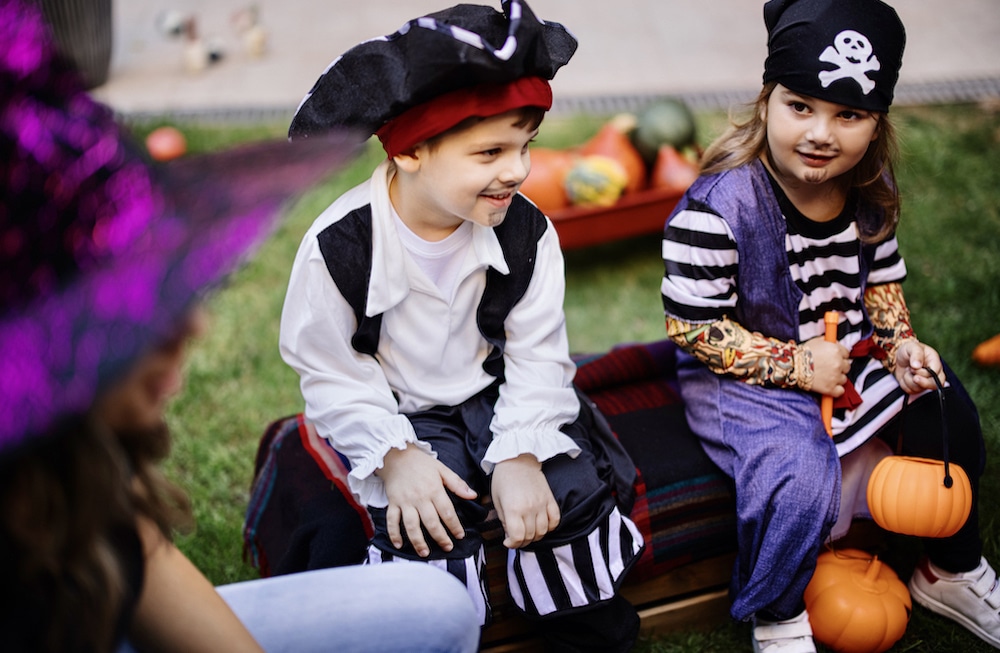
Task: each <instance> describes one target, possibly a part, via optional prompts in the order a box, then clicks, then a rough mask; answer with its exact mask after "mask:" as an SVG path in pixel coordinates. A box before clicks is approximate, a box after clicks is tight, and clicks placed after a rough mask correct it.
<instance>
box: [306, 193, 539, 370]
mask: <svg viewBox="0 0 1000 653" xmlns="http://www.w3.org/2000/svg"><path fill="white" fill-rule="evenodd" d="M546 228H547V223H546V221H545V217H544V216H543V215H542V213H541V212H540V211H539V210H538V209H537V208H535V207H534V206H533V205H532V204H531V203H530V202H528V201H527V200H526V199H524V197H522V196H520V195H515V196H514V201H513V203H512V204H511V206H510V209H508V211H507V217H506V219H504V221H503V222H502V223H501V224H500V225H499V226H497V227H494V229H493V230H494V232H495V233H496V235H497V239H498V240H499V241H500V248H501V249H502V250H503V255H504V259H505V260H506V261H507V265H508V266H509V267H510V274H501V273H500V272H498V271H497V270H495V269H494V268H489V269H487V271H486V287H485V288H484V290H483V297H482V299H481V300H480V301H479V308H478V310H477V313H476V324H477V325H478V327H479V332H480V333H482V334H483V338H485V339H486V341H487V342H489V343H490V345H492V349H491V350H490V353H489V354H488V355H487V357H486V360H485V361H483V369H484V370H485V371H486V373H487V374H489V375H491V376H494V377H496V378H497V379H498V380H499V381H500V382H503V379H504V377H503V348H504V344H505V343H506V340H507V338H506V331H505V329H504V321H505V320H506V319H507V315H508V314H509V313H510V311H511V310H512V309H513V308H514V306H515V305H516V304H517V302H519V301H520V300H521V298H522V297H523V296H524V293H525V292H526V291H527V290H528V284H529V283H530V282H531V277H532V275H533V274H534V270H535V258H536V255H537V249H538V241H539V240H540V239H541V237H542V235H543V234H544V233H545V230H546ZM317 239H318V241H319V248H320V252H321V253H322V254H323V260H324V261H325V262H326V268H327V270H329V272H330V276H331V277H332V278H333V281H334V283H336V284H337V288H339V289H340V293H341V294H342V295H343V296H344V299H346V300H347V303H348V304H350V306H351V309H352V310H353V311H354V317H355V318H356V319H357V323H358V326H357V329H356V330H355V332H354V336H353V337H352V338H351V346H352V347H354V349H355V350H356V351H358V352H360V353H362V354H369V355H371V356H374V355H375V352H376V351H377V350H378V342H379V336H380V335H381V330H382V315H381V314H380V315H375V316H372V317H368V316H367V315H365V306H366V305H367V303H368V301H367V300H368V283H369V279H370V278H371V273H372V213H371V205H365V206H363V207H361V208H358V209H355V210H354V211H351V212H350V213H348V214H347V215H345V216H344V217H343V218H342V219H340V220H338V221H337V222H335V223H333V224H331V225H330V226H329V227H327V228H326V229H324V230H323V231H321V232H320V233H319V235H318V236H317Z"/></svg>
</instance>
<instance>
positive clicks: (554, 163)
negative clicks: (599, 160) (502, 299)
mask: <svg viewBox="0 0 1000 653" xmlns="http://www.w3.org/2000/svg"><path fill="white" fill-rule="evenodd" d="M576 158H577V155H576V153H574V152H573V151H571V150H555V149H551V148H547V147H533V148H531V171H530V172H529V173H528V176H527V178H525V180H524V183H522V184H521V192H522V193H524V194H525V195H526V196H527V197H528V199H530V200H531V201H532V202H534V203H535V205H537V206H538V208H539V209H541V210H542V211H554V210H556V209H561V208H565V207H567V206H569V195H567V194H566V187H565V181H566V173H568V172H569V169H570V168H572V167H573V162H574V161H575V160H576Z"/></svg>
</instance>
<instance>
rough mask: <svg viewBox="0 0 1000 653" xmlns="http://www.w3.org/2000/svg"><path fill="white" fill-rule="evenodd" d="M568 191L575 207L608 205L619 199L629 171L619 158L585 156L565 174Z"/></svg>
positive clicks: (595, 155) (626, 182)
mask: <svg viewBox="0 0 1000 653" xmlns="http://www.w3.org/2000/svg"><path fill="white" fill-rule="evenodd" d="M564 183H565V186H566V194H567V195H568V196H569V200H570V202H571V203H572V204H573V205H574V206H585V207H605V206H611V205H613V204H614V203H615V202H617V201H618V198H619V197H621V195H622V193H623V192H624V191H625V186H626V184H628V174H627V173H626V172H625V168H624V167H623V166H622V164H620V163H619V162H618V161H615V160H614V159H612V158H611V157H607V156H603V155H600V154H592V155H590V156H585V157H583V158H581V159H580V160H579V161H577V162H576V163H575V164H574V165H573V167H572V168H570V169H569V172H568V173H566V180H565V182H564Z"/></svg>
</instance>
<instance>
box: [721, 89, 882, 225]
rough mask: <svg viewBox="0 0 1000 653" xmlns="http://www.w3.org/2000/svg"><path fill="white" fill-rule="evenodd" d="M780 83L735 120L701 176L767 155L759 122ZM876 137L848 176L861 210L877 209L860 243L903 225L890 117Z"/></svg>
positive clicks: (763, 127) (763, 91)
mask: <svg viewBox="0 0 1000 653" xmlns="http://www.w3.org/2000/svg"><path fill="white" fill-rule="evenodd" d="M775 86H777V83H776V82H769V83H767V84H765V85H764V88H763V89H761V92H760V94H759V95H758V96H757V99H756V100H755V101H754V102H753V103H752V104H751V105H749V110H750V115H749V116H748V117H747V118H746V119H745V120H742V121H740V120H735V119H731V124H730V127H729V129H727V130H726V132H725V133H723V134H722V135H721V136H720V137H719V138H717V139H716V140H715V141H713V142H712V144H711V145H709V146H708V147H707V148H706V149H705V153H704V155H703V156H702V159H701V172H702V174H714V173H718V172H724V171H726V170H732V169H733V168H738V167H740V166H742V165H746V164H748V163H750V162H752V161H754V160H756V159H758V158H760V157H761V156H764V157H769V152H768V151H767V123H766V122H765V121H764V120H763V118H762V117H761V116H762V115H764V110H765V108H766V106H767V102H768V100H769V99H770V97H771V93H772V92H773V91H774V88H775ZM877 129H878V131H877V138H876V139H875V140H874V141H873V142H872V144H871V145H869V146H868V151H867V152H865V155H864V157H863V158H862V159H861V161H860V162H859V163H858V165H856V166H855V167H854V168H853V169H852V170H851V171H850V172H847V173H845V174H844V182H845V184H846V186H847V187H848V188H849V189H854V190H856V192H857V193H858V196H859V199H860V201H861V204H862V206H868V207H871V208H872V209H874V210H873V211H870V212H866V213H867V214H869V215H871V216H874V217H873V219H869V220H863V221H861V222H859V224H858V227H859V230H860V237H861V240H862V241H864V242H878V241H880V240H883V239H884V238H886V237H888V236H890V235H892V234H893V233H894V232H895V231H896V226H897V224H898V223H899V211H900V197H899V192H898V190H897V186H896V176H895V161H896V159H897V157H898V152H899V145H898V141H897V137H896V129H895V127H893V125H892V121H891V120H890V119H889V114H887V113H883V114H879V115H878V128H877Z"/></svg>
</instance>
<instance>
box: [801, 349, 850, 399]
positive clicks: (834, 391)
mask: <svg viewBox="0 0 1000 653" xmlns="http://www.w3.org/2000/svg"><path fill="white" fill-rule="evenodd" d="M803 346H804V347H808V348H809V350H810V351H811V352H812V359H813V380H812V386H811V387H810V389H811V390H812V391H813V392H816V393H819V394H821V395H828V396H830V397H839V396H840V395H842V394H844V385H845V384H846V383H847V373H848V372H849V371H850V370H851V359H850V357H849V355H850V352H849V351H847V347H845V346H843V345H842V344H840V343H839V342H827V341H826V340H824V339H823V337H822V336H818V337H816V338H812V339H811V340H807V341H806V342H805V343H804V344H803Z"/></svg>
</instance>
